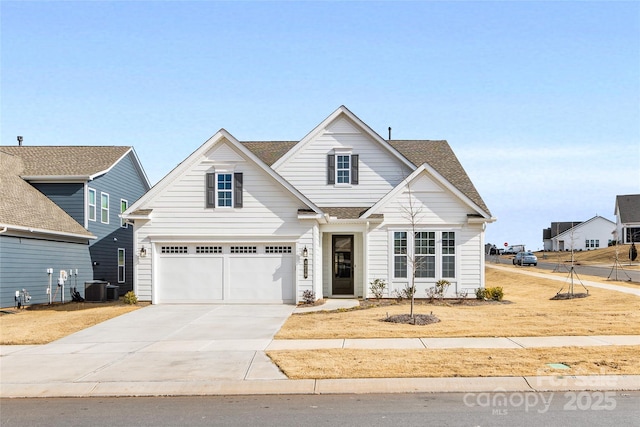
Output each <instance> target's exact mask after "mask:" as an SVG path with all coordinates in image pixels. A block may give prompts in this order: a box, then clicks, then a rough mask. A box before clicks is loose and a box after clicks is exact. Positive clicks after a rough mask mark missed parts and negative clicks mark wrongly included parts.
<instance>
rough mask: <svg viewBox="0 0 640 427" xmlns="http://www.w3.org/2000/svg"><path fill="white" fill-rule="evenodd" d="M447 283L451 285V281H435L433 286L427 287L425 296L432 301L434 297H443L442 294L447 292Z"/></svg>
mask: <svg viewBox="0 0 640 427" xmlns="http://www.w3.org/2000/svg"><path fill="white" fill-rule="evenodd" d="M449 285H451V282H449V281H448V280H444V279H440V280H438V281H437V282H436V285H435V286H432V287H430V288H427V296H428V297H429V299H431V301H433V299H434V298H438V299H439V300H441V299H444V294H445V293H446V292H447V288H449Z"/></svg>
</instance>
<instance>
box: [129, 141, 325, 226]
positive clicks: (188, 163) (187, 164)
mask: <svg viewBox="0 0 640 427" xmlns="http://www.w3.org/2000/svg"><path fill="white" fill-rule="evenodd" d="M222 140H226V141H228V142H229V143H230V144H231V145H232V146H233V147H234V148H235V149H237V150H238V151H240V152H241V153H242V154H243V155H244V156H245V157H246V158H248V159H250V160H251V161H252V162H254V163H255V164H256V165H258V166H259V167H260V168H261V169H262V170H264V171H265V172H266V173H267V174H268V175H269V176H271V177H272V178H273V179H274V180H275V181H277V182H278V183H279V184H280V185H282V186H283V187H284V188H286V189H287V190H289V192H290V193H291V194H293V195H294V196H295V197H296V198H297V199H298V200H300V201H301V202H302V203H304V204H305V205H306V206H307V207H309V208H311V209H313V210H314V211H315V212H316V213H321V212H322V211H321V210H320V208H318V207H317V206H316V205H315V203H313V202H312V201H311V200H309V199H308V198H307V197H306V196H304V195H303V194H302V193H301V192H300V191H299V190H298V189H296V188H295V187H294V186H292V185H291V184H290V183H289V182H288V181H286V180H285V179H283V178H282V177H281V176H280V175H278V174H277V173H276V172H275V171H274V170H273V169H272V168H270V167H269V166H268V165H267V164H265V163H264V162H263V161H262V160H260V159H259V158H258V157H256V155H255V154H253V153H252V152H251V151H249V149H247V148H245V147H244V146H243V145H242V144H240V142H239V141H238V140H237V139H235V138H234V137H233V135H231V134H230V133H229V132H227V131H226V130H224V129H220V130H219V131H218V132H217V133H216V134H215V135H213V136H212V137H211V138H209V139H208V140H207V141H206V142H205V143H204V144H202V145H201V146H200V147H199V148H198V149H196V150H195V151H194V152H193V153H191V154H190V155H189V157H187V158H186V159H185V160H184V161H182V162H181V163H180V164H179V165H178V166H176V167H175V168H174V169H173V170H172V171H171V172H169V173H168V174H167V175H165V176H164V177H163V178H162V179H161V180H160V182H158V183H157V184H156V185H154V186H153V188H151V190H149V191H148V192H147V193H145V194H144V195H143V196H142V197H140V198H139V199H138V200H137V201H136V202H135V203H134V204H133V205H131V206H129V209H127V211H126V212H125V213H124V214H123V215H124V217H125V218H128V215H129V214H131V213H132V212H134V211H136V210H137V209H142V206H145V205H146V204H147V203H149V202H151V201H152V200H153V199H154V198H155V197H157V196H159V195H160V194H161V193H162V191H163V190H164V189H165V188H166V187H167V186H168V185H169V184H170V183H171V182H173V181H174V179H176V178H177V177H178V176H180V175H182V173H183V172H185V171H186V170H188V169H190V168H191V167H193V165H194V164H196V163H198V162H202V161H204V156H205V154H206V153H208V152H209V151H210V150H211V149H212V148H213V147H214V146H215V145H216V144H218V143H219V142H220V141H222Z"/></svg>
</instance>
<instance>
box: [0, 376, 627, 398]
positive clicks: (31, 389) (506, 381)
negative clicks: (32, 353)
mask: <svg viewBox="0 0 640 427" xmlns="http://www.w3.org/2000/svg"><path fill="white" fill-rule="evenodd" d="M561 391H640V375H593V376H587V375H585V376H566V377H563V376H531V377H527V376H525V377H468V378H465V377H455V378H368V379H318V380H313V379H309V380H264V381H260V380H255V381H207V382H198V381H190V382H186V381H185V382H178V381H171V382H99V383H97V382H73V383H46V384H6V383H2V384H0V397H2V398H40V397H46V398H53V397H143V396H145V397H153V396H221V395H286V394H306V395H313V394H318V395H319V394H387V393H389V394H392V393H482V392H486V393H506V392H561Z"/></svg>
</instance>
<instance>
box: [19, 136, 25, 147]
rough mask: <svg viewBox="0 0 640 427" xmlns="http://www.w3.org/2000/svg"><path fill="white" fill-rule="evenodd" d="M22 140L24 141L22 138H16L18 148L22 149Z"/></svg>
mask: <svg viewBox="0 0 640 427" xmlns="http://www.w3.org/2000/svg"><path fill="white" fill-rule="evenodd" d="M23 139H24V138H23V137H21V136H18V146H20V147H22V140H23Z"/></svg>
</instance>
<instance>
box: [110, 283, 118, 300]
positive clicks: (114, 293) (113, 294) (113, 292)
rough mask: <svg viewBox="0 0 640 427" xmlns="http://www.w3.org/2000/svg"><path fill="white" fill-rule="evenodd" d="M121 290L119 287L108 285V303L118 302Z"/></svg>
mask: <svg viewBox="0 0 640 427" xmlns="http://www.w3.org/2000/svg"><path fill="white" fill-rule="evenodd" d="M119 288H120V287H119V286H118V285H107V301H118V298H119V297H120V295H119V293H118V292H119Z"/></svg>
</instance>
